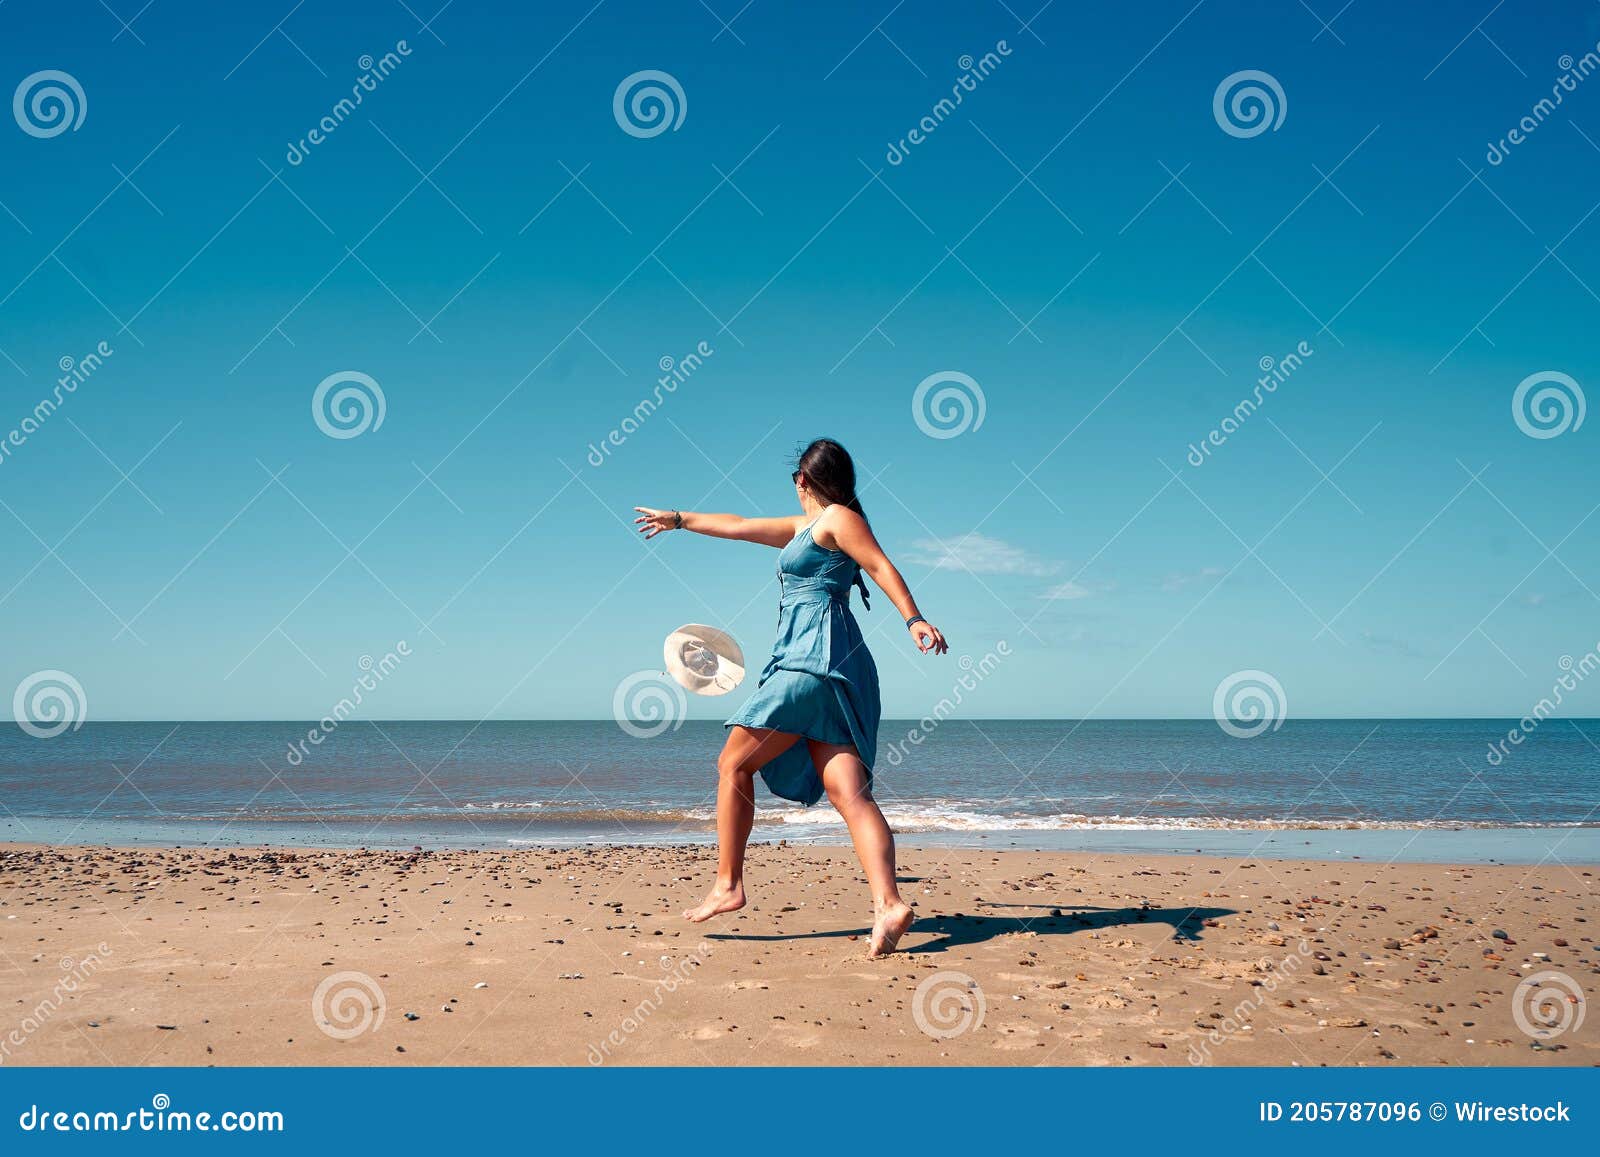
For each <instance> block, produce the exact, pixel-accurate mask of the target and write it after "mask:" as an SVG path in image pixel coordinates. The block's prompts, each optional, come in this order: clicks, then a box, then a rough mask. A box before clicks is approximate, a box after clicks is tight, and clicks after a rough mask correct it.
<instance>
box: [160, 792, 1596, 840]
mask: <svg viewBox="0 0 1600 1157" xmlns="http://www.w3.org/2000/svg"><path fill="white" fill-rule="evenodd" d="M1042 802H1043V801H1033V808H1034V810H1032V811H1022V810H1015V811H1005V810H999V809H997V808H996V801H993V800H926V801H905V802H897V803H886V804H884V806H883V811H884V815H885V817H886V818H887V819H888V820H889V823H890V825H891V826H892V827H893V828H894V829H895V830H896V831H900V832H1029V831H1058V832H1070V831H1096V830H1111V831H1130V832H1131V831H1356V830H1393V831H1411V830H1414V831H1424V830H1455V829H1474V830H1487V829H1509V828H1592V827H1600V822H1589V821H1584V822H1567V823H1551V822H1543V823H1505V822H1498V821H1485V820H1470V819H1446V818H1434V819H1428V820H1409V819H1372V818H1367V817H1359V816H1311V817H1307V816H1216V815H1203V816H1194V815H1187V816H1185V815H1178V816H1173V815H1146V814H1141V813H1136V814H1121V813H1117V812H1107V813H1091V812H1075V811H1068V810H1061V811H1046V810H1041V803H1042ZM130 818H132V817H130ZM166 818H167V819H177V820H182V821H188V822H196V823H221V824H244V825H254V824H270V825H280V824H287V825H299V826H324V825H326V826H335V825H337V826H341V827H342V826H347V825H353V824H366V825H370V826H372V827H374V828H392V827H397V826H404V827H423V828H427V827H447V828H455V827H468V828H483V827H486V826H491V827H494V828H504V827H508V826H513V825H515V826H518V827H521V828H528V829H532V828H538V829H548V828H564V829H568V830H587V831H597V832H606V833H623V834H626V833H628V832H630V831H635V830H637V831H639V832H641V833H648V834H650V835H652V836H659V835H661V834H663V833H664V832H665V833H670V832H671V831H674V830H676V831H684V832H699V831H710V830H714V829H715V827H716V809H715V808H714V807H712V806H710V805H703V806H698V807H685V806H683V805H682V804H681V803H667V802H657V801H630V802H629V803H626V804H620V805H619V806H617V807H606V806H604V805H603V804H601V805H597V804H595V803H582V804H579V803H565V802H561V801H541V800H489V801H482V802H470V803H464V804H461V805H459V806H457V807H454V808H441V807H439V806H437V805H420V806H417V805H413V806H410V807H406V808H401V809H396V810H393V811H389V812H383V813H378V812H373V811H370V810H363V809H361V808H360V807H352V806H350V805H345V806H343V807H340V808H305V807H302V808H272V809H262V810H250V809H240V810H239V811H235V812H230V813H227V814H221V815H217V814H209V815H186V816H168V817H166ZM755 822H756V829H757V831H758V833H762V832H765V833H767V834H772V833H774V832H785V833H792V834H794V835H796V836H799V835H804V834H809V833H811V832H813V831H815V832H829V831H837V830H840V829H842V828H843V826H844V821H843V818H842V817H841V816H840V815H839V813H838V812H836V811H834V810H833V809H832V808H830V807H825V806H824V807H813V808H801V807H794V806H789V805H777V806H773V805H767V806H761V807H758V808H757V810H756V816H755Z"/></svg>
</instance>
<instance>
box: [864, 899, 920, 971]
mask: <svg viewBox="0 0 1600 1157" xmlns="http://www.w3.org/2000/svg"><path fill="white" fill-rule="evenodd" d="M915 919H916V915H915V914H914V913H913V912H912V911H911V907H910V905H908V904H896V905H894V906H893V907H890V908H885V909H884V910H883V911H882V912H880V913H878V918H877V920H876V921H874V922H873V925H872V939H871V940H870V941H869V942H868V944H867V959H868V960H876V959H878V957H880V956H887V955H889V953H891V952H893V951H894V950H895V946H896V945H897V944H899V943H900V937H902V936H904V935H905V934H906V933H907V932H909V931H911V923H912V921H913V920H915Z"/></svg>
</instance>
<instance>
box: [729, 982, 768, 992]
mask: <svg viewBox="0 0 1600 1157" xmlns="http://www.w3.org/2000/svg"><path fill="white" fill-rule="evenodd" d="M771 987H772V986H771V985H770V984H768V983H767V982H766V981H765V980H734V981H730V982H729V983H728V989H729V991H731V992H743V991H745V990H746V989H749V988H771Z"/></svg>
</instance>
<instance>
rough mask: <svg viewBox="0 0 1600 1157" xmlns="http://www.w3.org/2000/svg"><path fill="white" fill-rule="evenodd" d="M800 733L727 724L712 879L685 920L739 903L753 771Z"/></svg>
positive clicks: (698, 918) (708, 915)
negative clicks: (707, 890) (714, 871)
mask: <svg viewBox="0 0 1600 1157" xmlns="http://www.w3.org/2000/svg"><path fill="white" fill-rule="evenodd" d="M799 738H800V737H799V736H798V735H790V734H788V733H786V732H783V731H768V730H765V729H756V728H752V727H730V728H729V729H728V740H727V742H726V743H724V744H723V745H722V754H721V755H719V756H718V757H717V882H716V883H715V884H713V885H712V886H711V892H710V894H708V895H707V896H706V898H705V899H704V900H703V901H701V903H700V905H699V907H696V908H690V909H689V910H688V911H687V912H685V913H684V914H683V916H684V919H686V920H689V921H692V922H693V923H695V924H699V923H700V922H701V921H703V920H709V919H711V917H713V916H717V915H720V914H722V913H723V912H732V911H735V910H736V909H739V908H743V907H744V849H745V845H746V844H748V843H749V842H750V827H751V825H752V824H754V823H755V818H756V795H755V775H756V772H757V771H759V770H760V769H761V768H762V767H763V766H765V765H766V764H767V763H769V762H770V761H771V760H772V758H773V757H774V756H776V755H779V754H781V753H782V752H784V751H785V750H787V749H788V748H789V747H791V746H793V745H794V743H795V741H796V740H798V739H799Z"/></svg>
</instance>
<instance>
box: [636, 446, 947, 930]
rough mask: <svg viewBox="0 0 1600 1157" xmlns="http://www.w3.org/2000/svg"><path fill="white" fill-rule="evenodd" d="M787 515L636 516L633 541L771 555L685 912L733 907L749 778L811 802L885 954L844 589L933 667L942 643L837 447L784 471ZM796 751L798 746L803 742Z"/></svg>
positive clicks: (888, 912) (859, 648) (881, 845)
mask: <svg viewBox="0 0 1600 1157" xmlns="http://www.w3.org/2000/svg"><path fill="white" fill-rule="evenodd" d="M792 478H793V481H794V489H795V495H796V497H798V498H799V500H800V511H801V513H800V514H798V515H788V516H785V517H782V518H741V517H739V516H738V515H736V514H699V513H696V512H694V511H689V510H652V509H651V508H649V507H647V506H636V507H634V509H635V510H637V511H638V512H639V517H638V518H636V519H634V522H635V523H637V524H639V528H640V532H641V533H642V534H643V535H644V536H645V537H646V538H654V537H655V536H656V535H658V534H661V533H662V532H664V531H668V530H692V531H694V532H695V533H697V534H705V535H710V536H711V537H712V538H736V539H741V540H743V541H745V542H759V543H762V544H764V545H766V546H773V547H778V548H779V549H780V552H781V553H779V555H778V587H779V594H778V641H777V643H776V644H775V645H774V646H773V651H772V658H771V659H770V660H768V662H767V666H766V669H765V670H764V671H762V673H761V682H760V683H759V684H758V685H757V688H756V693H755V694H754V695H752V696H751V697H750V700H749V702H747V703H746V704H745V705H744V708H743V709H742V710H741V711H739V713H738V714H736V715H735V716H734V717H733V718H732V719H730V720H728V723H727V727H728V729H729V730H728V738H727V742H726V743H724V744H723V747H722V755H721V756H720V757H719V758H718V759H717V775H718V781H717V880H716V883H715V884H714V885H713V886H712V888H711V894H710V895H708V896H707V897H706V898H705V901H704V902H703V903H702V904H701V905H700V906H699V907H697V908H692V909H690V910H689V911H687V912H685V913H684V916H685V917H686V918H688V919H689V920H692V921H694V922H695V923H697V924H698V923H699V922H701V921H703V920H709V919H711V917H713V916H717V915H720V914H721V913H723V912H732V911H734V910H736V909H738V908H743V907H744V852H745V845H746V844H747V843H748V842H749V840H750V827H751V825H752V824H753V823H754V822H755V774H756V772H757V771H759V772H760V773H761V777H762V778H763V779H764V780H766V781H767V787H768V788H770V789H771V790H772V792H773V794H775V795H779V796H782V797H783V798H784V799H791V800H795V801H796V802H798V803H802V804H805V805H807V806H810V805H811V804H813V803H816V802H817V800H818V799H820V798H821V797H822V795H823V793H824V792H826V793H827V796H828V799H829V800H830V801H832V803H833V806H834V807H836V808H838V809H839V814H840V815H842V816H843V817H844V821H845V823H846V824H847V825H848V826H849V828H850V839H851V841H852V842H853V843H854V844H855V848H856V855H857V856H859V857H860V858H861V866H862V868H864V869H865V870H866V873H867V882H868V883H869V884H870V885H871V886H872V903H873V912H874V919H873V925H872V938H871V940H870V941H869V942H868V946H867V955H868V956H869V957H878V956H884V955H886V954H888V953H890V952H893V951H894V949H895V945H897V944H898V943H899V942H900V938H901V937H902V936H904V935H905V934H906V932H907V930H908V929H910V927H911V921H912V913H911V907H910V905H908V904H907V903H906V902H905V901H904V900H902V899H901V898H900V890H899V888H898V887H897V886H896V885H895V863H894V836H893V834H892V833H891V832H890V831H889V825H888V823H887V822H885V820H884V818H883V812H881V811H879V810H878V804H877V801H876V800H874V799H873V798H872V760H873V758H874V757H875V756H876V754H877V746H878V714H879V708H878V669H877V667H876V666H875V665H874V664H873V662H872V655H871V653H870V652H868V650H867V646H866V641H865V640H864V639H863V638H862V637H861V628H860V627H859V626H857V625H856V620H855V617H854V616H853V615H852V614H851V613H850V587H851V584H852V583H854V584H855V585H856V586H858V587H860V588H861V603H862V605H863V606H866V605H867V585H866V583H865V582H863V581H862V578H861V572H862V571H865V572H866V573H867V574H869V575H871V576H872V579H873V581H874V582H876V583H877V584H878V586H879V587H881V588H882V589H883V591H884V593H885V594H887V595H888V596H889V599H890V601H891V602H893V603H894V605H895V609H896V610H898V611H899V612H900V614H901V616H902V617H903V618H904V619H905V621H906V629H907V630H908V631H910V632H911V637H912V639H913V640H914V641H915V642H916V645H917V649H918V650H920V651H922V652H924V653H926V652H929V651H932V652H933V653H935V654H943V653H944V652H945V651H947V650H949V646H948V644H946V643H945V640H944V636H943V635H941V634H940V633H939V631H938V628H936V627H934V626H933V625H932V624H931V623H929V622H928V620H927V619H925V618H923V617H922V615H921V614H920V613H919V612H918V610H917V604H916V602H915V601H914V600H913V599H912V598H911V591H910V590H908V589H907V587H906V584H905V580H904V579H902V578H901V577H900V572H899V571H897V570H896V569H895V568H894V564H893V563H891V562H890V561H889V559H888V558H887V557H886V556H885V555H884V553H883V549H882V548H881V547H880V546H879V545H878V540H877V539H876V538H874V537H873V534H872V528H871V527H869V526H868V525H867V519H866V516H865V515H864V514H863V513H862V510H861V503H860V501H858V500H857V498H856V470H855V464H854V463H853V462H851V460H850V455H849V454H848V453H846V452H845V448H844V447H843V446H841V445H839V443H837V442H835V441H833V440H831V439H829V438H818V439H817V440H816V441H815V442H813V443H811V445H809V446H807V447H806V448H805V450H804V451H803V452H802V453H801V455H800V458H799V461H798V462H796V463H795V470H794V474H793V475H792ZM802 741H804V742H802Z"/></svg>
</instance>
